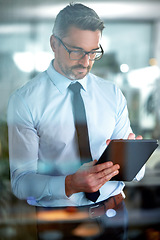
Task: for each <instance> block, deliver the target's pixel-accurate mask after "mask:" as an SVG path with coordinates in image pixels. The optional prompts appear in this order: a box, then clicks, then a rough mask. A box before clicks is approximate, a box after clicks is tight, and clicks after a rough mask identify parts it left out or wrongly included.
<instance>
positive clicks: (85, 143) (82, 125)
mask: <svg viewBox="0 0 160 240" xmlns="http://www.w3.org/2000/svg"><path fill="white" fill-rule="evenodd" d="M81 88H82V86H81V84H80V83H79V82H76V83H73V84H71V85H70V86H69V89H70V90H71V91H72V92H73V98H72V107H73V115H74V122H75V128H76V132H77V140H78V147H79V154H80V158H81V162H82V164H83V163H84V162H89V161H91V159H92V157H91V152H90V145H89V137H88V128H87V120H86V112H85V107H84V103H83V99H82V97H81V94H80V89H81ZM85 195H86V198H88V199H89V200H91V201H93V202H96V200H97V198H98V197H99V195H100V193H99V191H97V192H94V193H85Z"/></svg>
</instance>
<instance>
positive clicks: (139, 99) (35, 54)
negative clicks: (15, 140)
mask: <svg viewBox="0 0 160 240" xmlns="http://www.w3.org/2000/svg"><path fill="white" fill-rule="evenodd" d="M72 2H75V1H72ZM79 2H81V3H84V4H86V5H87V6H89V7H91V8H93V9H95V10H96V12H97V13H98V14H99V16H100V17H101V18H102V19H103V20H104V22H105V26H106V28H105V30H104V32H103V37H102V40H101V44H102V46H103V48H104V50H105V54H104V56H103V58H102V59H101V60H100V61H99V62H96V63H95V65H94V68H93V70H92V72H93V73H95V74H97V75H99V76H101V77H103V78H105V79H108V80H109V81H113V82H115V83H116V84H117V85H118V86H119V87H120V88H121V90H122V92H123V93H124V95H125V96H126V99H127V102H128V109H129V114H130V120H131V126H132V128H133V131H134V132H135V133H136V134H141V135H143V137H144V138H154V139H158V140H159V139H160V1H159V0H157V1H156V0H146V1H144V0H123V1H120V0H117V1H114V0H110V1H107V0H103V1H98V0H97V1H89V0H86V1H79ZM68 3H69V1H65V0H58V1H57V0H45V1H42V0H0V239H22V238H23V239H35V235H34V234H35V232H34V230H33V225H34V223H35V221H34V220H33V219H34V217H33V218H32V217H31V218H30V219H29V218H27V219H26V218H25V217H24V215H25V214H26V213H27V214H28V213H30V212H31V213H32V214H33V212H32V210H33V209H31V208H30V207H28V205H27V204H26V203H25V202H23V201H19V200H18V199H16V198H15V197H14V196H13V195H12V193H11V190H10V180H9V161H8V138H7V125H6V114H7V113H6V111H7V103H8V100H9V97H10V95H11V94H12V92H13V91H14V90H16V89H17V88H19V87H20V86H22V85H23V84H25V83H26V82H28V81H30V79H31V78H33V77H34V76H35V75H36V74H37V73H39V72H41V71H44V70H45V69H46V68H47V67H48V65H49V63H50V61H51V59H52V58H53V57H54V55H53V53H52V52H51V49H50V44H49V38H50V35H51V32H52V27H53V24H54V19H55V16H56V15H57V13H58V12H59V11H60V10H61V9H62V8H63V7H64V6H66V5H67V4H68ZM125 191H126V195H127V199H126V203H127V205H128V209H129V239H156V240H157V239H160V151H159V148H158V149H157V150H156V152H155V153H154V154H153V155H152V156H151V158H150V159H149V161H148V163H147V166H146V175H145V177H144V179H143V180H142V181H141V182H139V183H126V190H125ZM17 216H18V217H17ZM25 216H26V215H25ZM62 218H63V217H62ZM54 234H55V232H54ZM87 237H88V235H86V238H85V239H91V238H87ZM47 238H48V239H50V238H49V237H47ZM47 238H45V237H44V239H47ZM52 239H61V234H60V233H59V234H58V233H57V235H56V234H55V235H54V237H53V235H52Z"/></svg>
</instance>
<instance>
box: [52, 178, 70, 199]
mask: <svg viewBox="0 0 160 240" xmlns="http://www.w3.org/2000/svg"><path fill="white" fill-rule="evenodd" d="M65 178H66V176H57V177H55V176H54V177H53V178H51V181H50V183H49V189H50V195H51V198H54V199H69V198H68V197H67V196H66V192H65Z"/></svg>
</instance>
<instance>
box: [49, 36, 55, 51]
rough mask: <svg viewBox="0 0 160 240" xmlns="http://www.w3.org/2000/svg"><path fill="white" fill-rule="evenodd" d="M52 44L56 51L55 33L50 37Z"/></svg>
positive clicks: (53, 49)
mask: <svg viewBox="0 0 160 240" xmlns="http://www.w3.org/2000/svg"><path fill="white" fill-rule="evenodd" d="M50 45H51V48H52V51H53V52H55V50H56V38H55V36H54V35H51V37H50Z"/></svg>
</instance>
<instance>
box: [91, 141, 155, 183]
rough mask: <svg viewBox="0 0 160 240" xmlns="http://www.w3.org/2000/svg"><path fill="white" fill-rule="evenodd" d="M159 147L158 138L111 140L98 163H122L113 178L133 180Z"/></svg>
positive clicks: (115, 179) (116, 179)
mask: <svg viewBox="0 0 160 240" xmlns="http://www.w3.org/2000/svg"><path fill="white" fill-rule="evenodd" d="M157 147H158V141H157V140H153V139H152V140H149V139H147V140H145V139H143V140H111V142H110V143H109V145H108V147H107V148H106V149H105V150H104V152H103V154H102V155H101V157H100V158H99V160H98V162H97V163H96V164H100V163H104V162H106V161H112V162H113V163H114V164H116V163H118V164H119V165H120V169H119V174H118V175H116V176H114V177H113V178H112V179H111V180H114V181H132V180H133V179H134V178H135V176H136V175H137V173H138V172H139V171H140V170H141V168H142V167H143V165H144V164H145V163H146V162H147V160H148V159H149V157H150V156H151V155H152V153H153V152H154V151H155V149H156V148H157Z"/></svg>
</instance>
